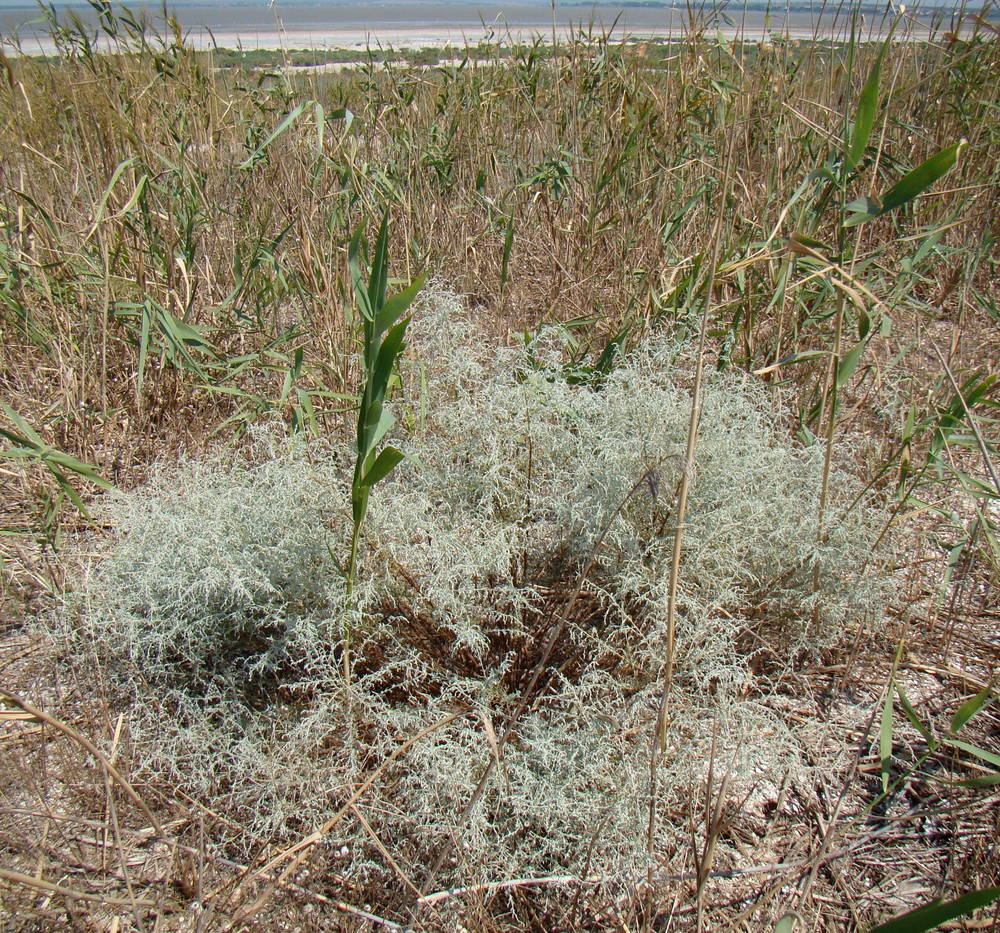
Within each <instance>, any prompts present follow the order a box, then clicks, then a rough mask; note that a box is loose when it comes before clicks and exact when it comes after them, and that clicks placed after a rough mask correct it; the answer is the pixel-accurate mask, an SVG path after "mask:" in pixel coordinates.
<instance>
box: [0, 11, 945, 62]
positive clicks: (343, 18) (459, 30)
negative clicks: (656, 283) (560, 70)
mask: <svg viewBox="0 0 1000 933" xmlns="http://www.w3.org/2000/svg"><path fill="white" fill-rule="evenodd" d="M55 6H56V9H57V10H60V11H65V10H67V9H69V10H72V11H73V12H75V13H77V14H78V15H79V16H80V18H81V19H83V20H84V21H87V22H92V21H93V19H94V17H93V14H92V11H91V9H90V7H89V6H86V5H80V4H77V3H68V4H67V3H62V4H58V3H57V4H56V5H55ZM152 9H154V10H155V9H156V8H152ZM170 9H171V10H172V11H173V12H174V13H175V15H176V17H177V19H178V20H179V21H180V23H181V25H182V27H183V29H184V32H185V34H186V36H187V38H188V41H189V42H190V43H191V44H192V45H194V46H196V47H203V48H204V47H211V46H212V45H217V46H219V47H223V48H244V49H257V48H261V49H273V48H288V49H296V48H309V49H324V48H352V47H360V48H364V47H366V46H372V47H376V46H380V45H381V46H393V47H396V48H404V47H421V46H446V45H453V46H459V47H462V46H464V45H466V44H467V43H469V44H476V43H478V42H479V41H480V40H482V39H484V38H492V39H505V38H508V37H509V38H510V39H511V40H516V41H526V40H530V39H531V38H532V37H534V36H539V35H540V36H542V37H543V38H551V36H552V33H553V30H554V31H555V33H556V35H557V37H559V38H566V37H567V36H568V35H570V34H572V33H575V32H577V31H579V30H581V29H583V30H591V31H592V32H594V33H596V34H601V33H610V34H613V35H614V36H616V37H622V36H626V35H631V36H635V37H636V38H652V37H671V36H674V37H676V36H681V35H683V34H685V33H686V32H687V31H689V30H690V28H691V26H692V23H691V21H690V19H689V15H688V12H687V9H686V7H683V8H681V9H674V8H672V7H670V6H667V5H666V4H658V3H655V2H650V3H648V4H645V3H638V2H637V3H631V4H630V3H626V4H625V5H623V4H622V3H620V2H619V3H602V4H597V5H593V4H588V3H585V2H580V3H565V2H564V3H558V4H557V5H556V7H555V9H554V10H553V7H552V6H551V5H550V4H549V3H544V2H538V0H535V2H532V0H520V2H516V0H515V2H505V0H481V2H475V0H473V2H469V0H434V2H424V0H385V2H381V3H371V4H364V5H362V4H357V3H349V2H344V0H323V2H314V3H308V2H307V3H302V2H299V3H295V4H290V5H284V4H276V5H272V4H269V3H266V2H255V3H245V2H232V3H228V4H220V3H203V2H189V3H178V4H171V5H170ZM884 9H885V7H884V6H882V7H880V11H879V12H878V13H876V12H874V8H871V7H870V8H868V12H867V13H865V14H864V15H863V19H862V20H861V29H862V32H863V34H870V35H872V36H873V37H874V36H878V35H880V34H882V33H883V31H884V29H885V28H887V26H888V23H889V20H888V19H887V18H886V17H885V16H884V15H883V13H882V12H881V11H882V10H884ZM150 16H151V17H152V19H153V21H154V22H156V21H157V18H158V14H157V13H155V12H154V13H151V14H150ZM38 18H39V11H38V8H37V7H33V6H28V5H26V4H25V3H24V0H0V32H2V33H3V35H4V37H5V38H6V39H7V40H8V41H9V40H11V39H13V38H14V37H16V38H17V41H18V42H19V43H20V45H21V47H22V49H23V51H25V52H27V53H39V52H45V53H49V52H51V51H53V46H52V42H51V40H50V39H48V38H47V31H46V30H45V27H44V26H40V25H31V24H30V23H29V21H30V20H36V21H37V20H38ZM941 18H942V14H936V15H931V16H922V17H920V18H919V19H912V25H913V29H912V31H913V33H914V34H915V36H916V37H917V38H924V37H926V36H927V35H928V33H929V31H930V30H931V29H932V28H933V26H934V20H935V19H936V20H941ZM943 21H944V23H945V25H947V23H948V21H949V20H948V17H947V16H944V20H943ZM160 25H161V26H162V18H160ZM698 26H699V28H700V27H704V28H707V30H708V31H709V32H715V31H720V32H722V33H723V34H724V35H726V36H728V37H730V38H732V37H735V36H743V37H745V38H747V39H767V38H770V37H773V36H774V35H787V36H790V37H792V38H811V37H813V36H820V37H833V38H837V37H841V36H844V35H846V33H847V32H849V30H850V28H851V21H850V16H849V15H847V14H844V13H841V14H840V15H834V14H828V15H824V16H816V15H814V14H812V13H809V12H794V11H792V12H780V13H773V14H771V15H767V14H765V12H764V11H763V10H747V9H743V8H739V7H734V6H731V7H729V8H728V15H725V16H723V15H721V14H718V13H706V14H705V15H704V16H703V17H702V18H701V20H700V22H699V23H698Z"/></svg>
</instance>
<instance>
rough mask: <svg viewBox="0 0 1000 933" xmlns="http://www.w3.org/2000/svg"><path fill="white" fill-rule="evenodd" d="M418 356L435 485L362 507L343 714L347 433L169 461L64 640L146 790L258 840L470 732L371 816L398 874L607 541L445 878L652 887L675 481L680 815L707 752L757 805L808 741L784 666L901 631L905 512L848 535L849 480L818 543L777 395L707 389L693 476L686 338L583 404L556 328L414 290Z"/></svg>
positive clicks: (598, 385) (406, 397)
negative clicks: (206, 802) (108, 700)
mask: <svg viewBox="0 0 1000 933" xmlns="http://www.w3.org/2000/svg"><path fill="white" fill-rule="evenodd" d="M409 338H410V340H411V350H410V353H409V360H408V362H406V363H405V364H404V365H403V372H402V376H403V387H404V392H403V393H402V395H401V397H400V400H397V401H396V402H394V408H395V416H396V421H397V428H396V429H395V432H394V435H393V437H392V441H393V443H394V444H395V445H396V446H397V447H398V448H399V449H400V450H401V451H403V452H405V453H406V454H408V455H410V456H411V457H413V459H414V461H415V463H417V464H419V466H418V465H414V464H412V463H403V464H402V465H400V466H399V468H398V469H397V470H396V472H394V473H393V474H392V475H391V477H388V478H386V479H385V480H384V488H382V491H381V494H380V495H379V496H377V497H373V498H372V500H371V502H370V503H369V506H368V515H367V519H366V525H365V528H364V533H363V535H362V538H361V541H360V544H359V547H360V548H361V549H362V551H363V560H362V561H361V562H360V564H359V566H361V567H362V568H363V571H362V572H361V573H360V574H359V575H358V579H357V581H356V584H355V590H354V594H353V597H352V599H353V601H354V602H355V603H356V606H355V609H354V612H355V616H354V618H355V623H354V625H353V629H352V642H353V647H352V651H353V652H354V659H353V674H352V677H353V684H352V686H351V689H350V692H349V697H347V694H346V691H345V690H344V682H343V674H342V669H341V666H340V663H339V662H340V657H341V654H340V652H341V645H340V644H339V639H340V638H341V637H342V636H341V632H342V629H341V626H340V625H339V621H338V620H341V619H342V617H343V613H342V611H341V610H342V609H343V605H344V600H345V598H346V596H345V582H344V568H343V567H342V566H341V565H340V564H339V563H338V558H339V556H340V555H343V554H344V553H345V552H346V550H347V548H348V546H349V542H350V540H351V536H352V527H353V526H352V519H351V514H350V509H349V508H348V507H346V506H345V505H344V503H349V502H350V495H349V492H350V489H351V482H352V476H351V466H352V462H353V461H352V459H351V454H350V448H349V443H348V442H346V441H345V442H344V443H339V442H337V443H335V442H327V443H325V444H318V443H314V444H312V445H310V446H308V447H307V446H306V445H304V444H301V443H297V444H296V443H291V442H287V441H285V440H282V439H280V438H278V437H277V436H276V435H274V434H269V433H267V432H266V431H263V432H261V433H260V434H259V436H258V442H257V448H256V449H251V450H250V451H249V452H248V453H247V455H246V456H245V457H243V458H242V459H236V460H235V461H234V460H233V458H232V457H229V458H226V457H219V458H215V459H212V458H208V459H206V460H203V461H192V462H189V463H186V464H184V465H182V466H181V467H179V468H175V469H160V470H158V471H156V472H155V473H154V475H153V477H152V479H151V481H150V483H149V484H147V485H146V486H145V487H144V488H143V489H141V490H137V491H135V492H132V493H128V494H118V495H112V496H108V497H106V498H105V500H104V508H105V511H106V514H107V516H108V518H109V519H110V521H111V522H112V523H113V525H114V527H115V529H116V532H115V534H114V536H113V537H112V539H111V541H110V542H109V544H108V546H107V547H106V548H105V550H104V553H103V555H102V556H101V558H100V559H99V560H97V561H96V562H94V564H93V566H92V567H91V569H90V571H89V573H88V574H87V575H86V576H85V578H84V579H83V581H82V583H81V586H80V588H79V591H78V593H76V594H75V595H74V596H73V597H72V598H71V599H70V600H69V602H68V607H67V610H66V612H65V613H64V614H63V615H62V617H61V620H60V625H61V627H62V629H63V630H64V632H66V633H67V635H68V637H70V638H77V639H78V644H79V645H88V646H90V648H91V649H92V650H94V651H96V652H98V653H99V655H100V656H101V658H102V661H103V663H104V666H105V669H106V670H108V671H109V672H111V673H113V674H114V676H115V677H116V678H117V680H118V682H119V683H120V684H121V686H122V687H123V688H124V689H125V690H126V691H127V692H128V693H130V695H131V696H132V698H133V699H134V700H135V701H136V702H135V704H134V705H133V708H132V719H133V734H134V735H135V737H136V738H137V740H138V743H137V744H138V747H139V748H141V749H142V750H143V752H142V753H143V754H144V755H145V758H144V759H143V760H144V767H145V768H146V770H147V772H148V773H149V774H150V775H151V776H155V775H157V774H160V775H163V776H169V777H170V778H171V779H173V780H182V781H183V782H184V783H185V784H186V785H187V786H188V787H189V788H190V789H192V790H194V791H196V792H200V793H206V794H212V795H214V796H215V799H216V805H224V804H227V805H228V807H229V812H230V813H232V814H234V815H235V816H236V818H238V819H240V820H242V821H243V825H245V826H246V829H247V833H248V841H249V839H250V838H252V837H253V835H254V834H258V833H261V832H265V831H267V832H274V831H286V832H287V831H291V830H293V829H300V828H305V827H308V826H311V825H312V824H313V823H315V822H317V821H319V820H321V819H322V817H323V815H325V814H329V813H330V812H331V811H333V810H335V809H336V808H337V806H338V804H339V803H340V802H342V794H340V792H339V791H338V788H342V787H346V786H349V785H350V786H353V783H352V782H356V781H357V780H358V778H359V775H360V774H362V773H363V772H364V771H365V769H369V768H372V767H374V766H376V765H377V763H378V762H380V761H382V760H384V758H385V757H386V756H387V755H388V754H389V753H390V752H391V751H392V750H393V749H394V748H396V747H397V746H398V744H399V742H400V741H403V740H405V739H406V738H408V737H410V736H412V735H414V734H416V733H417V732H418V731H420V730H421V729H423V728H425V727H426V726H428V725H429V724H430V723H431V722H434V721H435V720H436V719H438V718H440V717H441V715H442V714H443V712H444V711H446V710H451V711H455V710H458V711H461V712H462V715H460V716H459V717H458V718H456V719H455V720H453V721H452V722H451V723H449V724H448V725H447V726H446V727H443V728H441V729H439V730H437V731H435V732H433V733H431V734H430V735H428V736H427V737H426V738H425V739H424V740H422V741H420V742H419V743H417V744H416V745H415V746H414V747H413V748H412V749H411V750H409V751H408V752H407V754H406V755H405V756H403V757H402V758H400V760H399V761H398V762H396V763H395V764H394V766H393V767H392V768H391V769H390V770H389V771H387V772H386V774H385V776H384V779H382V780H379V781H378V782H377V783H376V784H375V785H374V786H373V787H372V788H371V790H370V791H369V793H368V794H367V795H366V797H365V799H364V806H365V808H366V810H365V812H366V816H367V818H368V820H369V822H370V823H371V824H374V825H375V826H376V827H377V829H378V831H379V833H380V836H381V838H382V839H383V840H385V841H386V842H387V843H391V845H392V847H393V857H394V858H395V859H396V860H397V862H398V863H399V864H401V865H409V866H411V867H412V868H413V870H414V872H416V873H417V874H419V870H418V866H424V865H426V864H427V863H428V859H429V857H430V854H431V853H433V852H434V851H435V850H437V849H438V848H439V847H440V845H441V843H442V841H443V840H444V839H445V838H447V836H448V834H449V833H450V832H451V831H452V829H453V828H454V827H455V826H456V821H457V819H458V814H459V813H460V812H461V811H462V809H463V808H464V807H465V805H466V803H467V802H468V800H469V799H470V797H471V795H472V793H473V791H474V789H475V787H476V784H477V782H478V781H479V778H480V776H481V775H482V773H483V769H484V767H485V765H486V763H487V762H488V761H489V759H490V756H491V755H493V754H495V751H494V749H495V737H496V735H497V734H498V733H500V732H502V730H503V728H504V726H505V723H506V717H507V716H509V715H510V713H511V712H512V710H513V708H514V706H515V705H516V703H517V699H518V697H519V695H520V691H521V690H522V689H523V687H524V685H525V684H526V683H527V681H528V680H529V678H530V674H531V670H532V667H533V665H534V664H535V663H536V661H537V658H538V657H539V656H540V644H541V642H542V641H543V640H544V638H545V636H546V634H547V633H548V632H549V631H551V627H552V626H553V624H554V623H555V621H556V619H557V618H559V617H560V613H562V612H564V611H565V610H566V608H567V600H568V599H569V593H570V592H571V591H572V589H573V588H574V587H575V586H576V583H577V580H578V577H579V574H580V573H581V571H582V568H583V567H584V565H585V563H586V562H587V561H588V560H589V558H590V556H591V554H592V552H593V550H594V548H595V545H596V544H597V542H598V539H599V538H601V534H602V531H604V529H605V528H607V533H606V535H604V537H603V539H602V540H601V542H600V546H599V548H598V549H597V552H596V561H595V562H594V565H593V567H592V568H591V570H590V573H589V574H588V576H587V580H586V582H585V585H584V587H583V590H582V593H581V596H580V598H579V599H578V600H577V601H576V602H575V603H574V604H573V605H572V607H570V611H569V616H568V624H567V627H566V631H565V634H564V637H563V639H562V640H561V642H560V643H559V644H558V645H557V646H556V648H555V650H554V651H553V654H552V657H551V658H550V660H549V662H548V670H547V671H546V672H545V675H544V677H543V678H542V684H543V689H544V694H543V696H542V698H541V699H540V700H538V701H536V702H535V703H533V704H531V706H530V707H529V710H528V712H527V713H526V714H525V715H524V717H523V719H522V721H521V723H520V725H519V726H518V728H517V730H516V731H515V733H514V735H513V737H512V739H511V741H510V742H509V743H508V744H507V745H506V747H505V748H504V749H503V754H502V760H501V761H500V762H499V765H498V766H497V767H496V768H494V770H493V772H492V775H491V780H490V784H489V786H488V787H487V789H486V793H485V795H484V796H483V798H482V801H481V803H480V805H479V806H478V807H477V808H476V810H475V811H474V812H473V813H472V814H471V816H470V818H469V820H468V822H467V823H466V824H465V825H464V826H462V827H461V829H460V831H459V834H460V839H461V845H459V846H458V847H456V849H455V861H454V863H453V864H451V865H450V869H449V870H450V871H451V872H452V877H449V878H445V879H442V880H444V881H448V882H449V883H452V882H455V883H458V882H461V883H472V882H475V881H477V880H484V879H489V880H496V879H497V878H498V877H503V876H505V875H509V874H512V873H518V874H522V875H523V874H524V873H530V872H535V871H539V872H540V871H553V870H559V871H583V870H584V868H585V866H587V867H588V870H589V871H590V872H591V873H592V874H602V875H612V876H613V875H615V874H619V873H628V872H631V871H634V870H637V869H638V868H640V867H641V866H643V865H644V859H645V858H646V840H645V832H646V826H647V813H648V775H649V764H648V762H649V747H650V738H651V735H652V730H653V727H654V721H655V717H656V709H657V705H658V692H659V689H660V686H661V680H660V678H661V677H662V673H663V668H664V662H665V651H666V621H665V612H666V610H665V601H666V599H665V597H666V576H667V572H668V567H669V560H670V548H671V542H672V538H673V527H674V526H673V524H672V510H673V508H674V506H675V503H674V494H675V490H676V487H677V483H678V481H679V478H680V476H681V471H683V470H689V471H692V472H691V476H692V479H693V485H692V489H691V494H690V501H689V505H688V515H687V527H686V530H685V536H684V551H683V559H682V564H681V580H680V597H679V601H678V617H677V644H676V662H675V677H674V682H675V689H674V695H673V696H672V699H671V709H672V719H671V726H670V730H669V733H668V748H667V752H666V754H665V755H664V758H663V762H662V764H661V766H660V767H661V774H660V776H659V780H658V787H659V788H660V790H659V793H660V794H661V795H662V797H663V800H662V806H663V807H669V806H670V804H671V801H676V800H679V799H681V798H683V797H684V796H685V795H686V794H687V793H688V788H689V786H690V781H691V780H692V779H693V778H697V777H699V776H700V775H701V774H702V772H703V769H704V767H705V764H706V762H707V760H708V757H709V755H710V750H711V748H712V747H713V743H714V747H715V748H716V753H717V755H721V756H722V757H723V758H724V762H723V763H724V764H725V766H726V767H727V768H732V769H734V772H735V773H736V775H737V780H741V781H743V782H744V783H745V784H747V785H749V784H750V782H754V781H757V782H760V781H766V780H771V779H777V778H779V777H780V775H781V774H782V773H783V771H785V770H787V769H789V768H791V769H796V768H801V767H802V764H801V758H800V752H801V751H802V749H803V747H804V744H805V743H806V742H807V737H804V736H802V735H800V734H798V733H797V732H796V730H795V728H794V727H793V726H792V725H791V724H790V723H789V722H787V721H786V720H785V718H784V717H783V716H782V692H783V691H784V690H785V687H784V686H783V684H784V683H785V678H784V676H783V675H784V674H785V673H787V672H788V671H789V670H790V669H791V667H792V665H793V664H794V662H795V659H797V658H799V657H801V656H802V653H803V651H809V650H811V649H814V648H815V647H817V646H819V645H822V644H823V643H825V642H828V641H829V640H830V639H831V638H833V637H835V636H836V635H837V634H838V633H841V634H842V633H844V632H848V633H852V632H853V633H856V632H857V631H859V630H860V629H861V628H862V627H864V626H868V625H872V624H873V623H875V622H877V621H878V619H879V618H880V613H881V607H882V597H883V584H882V582H881V580H882V577H881V576H880V573H879V569H878V564H877V562H876V560H875V559H874V557H873V555H872V553H871V548H872V543H873V541H874V540H875V538H876V534H877V531H878V529H879V527H880V523H881V521H882V520H883V516H882V515H881V514H880V513H879V511H878V510H877V509H875V508H874V507H872V506H870V505H868V504H867V503H865V502H864V501H862V503H861V504H860V505H858V506H856V507H855V508H853V509H851V510H849V511H846V514H843V515H841V512H844V511H845V510H846V504H847V503H848V502H850V501H851V500H852V498H853V497H854V496H855V495H856V492H857V489H856V486H855V484H854V482H853V481H852V480H851V479H850V478H849V477H847V476H846V475H838V476H836V477H835V481H834V484H833V488H834V489H835V490H836V491H837V495H839V496H840V503H839V508H840V510H841V511H840V512H838V511H837V508H831V509H830V510H829V513H828V514H829V515H830V516H831V517H830V518H828V520H827V527H826V529H825V534H824V535H823V536H822V537H821V536H820V535H819V529H818V528H817V503H818V499H819V489H820V482H821V474H822V469H823V463H822V455H821V453H820V454H818V453H817V452H815V451H813V450H809V449H801V448H800V447H798V446H797V445H796V444H795V443H793V442H792V441H790V440H789V439H788V437H787V434H786V432H784V431H783V430H781V429H779V428H778V427H777V426H776V422H777V420H778V419H777V418H776V412H775V409H774V406H773V404H772V402H771V401H770V400H769V399H768V397H767V396H766V395H765V393H764V391H763V390H762V389H761V388H760V387H759V386H757V385H755V384H754V383H753V382H752V381H750V380H747V379H739V378H719V379H717V380H716V381H714V382H710V384H709V385H708V386H707V387H706V389H705V392H704V409H703V413H702V418H701V433H700V437H699V443H698V448H697V449H698V455H697V462H695V463H693V464H688V463H685V462H684V461H683V456H682V453H683V451H684V449H685V446H686V431H687V425H688V420H689V405H690V397H689V395H688V393H687V392H686V391H685V389H684V388H683V387H682V385H681V383H680V380H678V378H677V372H678V369H677V366H678V358H679V356H680V355H681V354H682V348H680V347H678V346H676V345H673V344H670V343H668V342H665V341H656V340H651V341H649V342H648V343H646V344H645V345H643V346H642V347H640V348H639V349H638V350H636V351H634V352H632V353H628V354H626V355H623V356H622V357H621V358H619V359H618V360H617V361H616V365H615V366H613V367H612V368H611V370H610V372H609V373H608V374H607V375H606V376H604V377H603V378H602V379H601V380H600V381H599V382H598V381H594V382H591V383H590V384H576V385H572V384H570V383H569V382H568V381H567V379H566V378H565V373H564V370H563V362H564V360H563V352H562V351H563V347H562V343H561V337H560V333H559V331H558V330H551V331H547V332H543V333H542V334H541V335H539V337H538V338H537V339H536V340H535V342H534V343H533V345H532V346H530V347H518V348H512V349H498V348H497V347H496V346H494V345H490V344H488V343H487V342H485V341H484V340H483V338H482V337H481V335H480V334H478V333H477V332H476V331H475V329H474V327H473V326H472V325H470V324H469V323H468V321H467V319H466V317H465V315H464V313H463V309H462V306H461V301H460V300H459V299H458V298H456V297H455V296H454V295H451V294H450V293H448V292H447V291H445V290H443V289H442V288H441V287H440V286H429V287H428V288H426V290H425V293H424V294H423V295H422V296H421V297H420V298H419V299H418V301H417V303H416V305H415V310H414V316H413V321H412V323H411V324H410V329H409ZM661 812H668V811H666V810H661ZM660 824H661V825H660V828H659V829H658V833H659V836H658V839H657V845H658V846H663V847H666V848H669V847H670V846H671V845H673V844H674V842H675V841H676V840H674V834H675V833H682V832H683V830H682V829H677V828H675V827H673V826H671V824H670V821H669V820H660ZM338 832H340V833H341V834H342V836H343V838H344V839H346V841H347V842H346V844H348V850H349V852H350V859H351V860H352V864H353V870H354V871H355V872H357V873H360V874H369V875H371V876H373V877H379V878H383V877H384V878H386V879H389V878H391V877H394V876H393V873H392V870H391V869H390V868H389V867H388V866H387V865H386V864H385V863H384V861H383V860H382V858H381V856H380V854H379V853H378V851H377V850H376V849H374V848H372V847H371V845H370V844H369V843H368V842H366V840H367V839H368V837H367V835H366V833H365V832H363V831H362V830H361V828H360V827H359V826H356V825H348V823H347V822H344V823H343V824H342V825H341V826H340V827H339V828H338ZM338 838H340V837H338Z"/></svg>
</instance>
